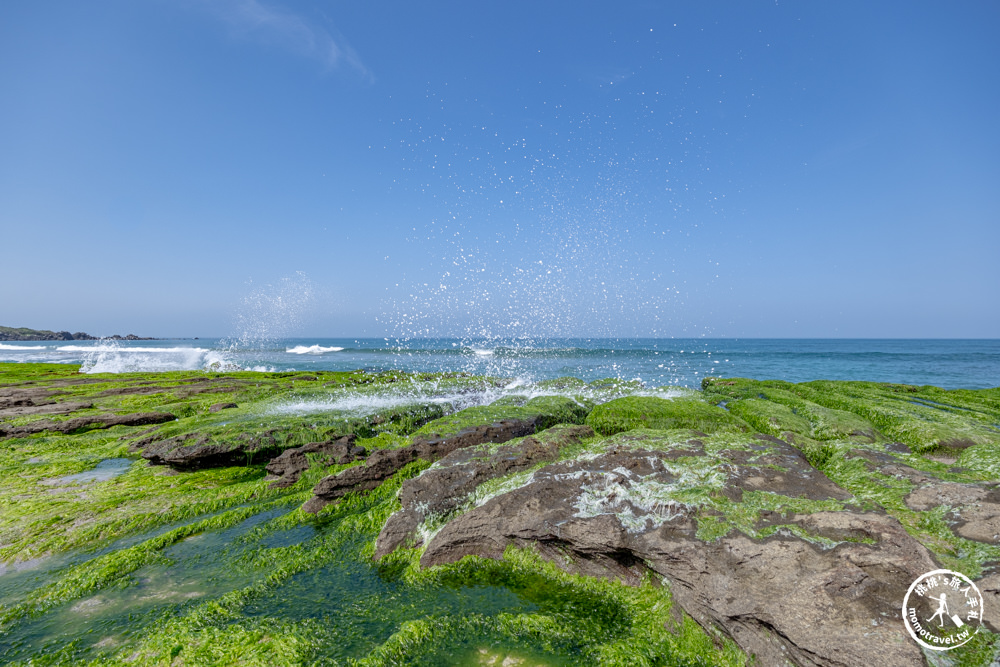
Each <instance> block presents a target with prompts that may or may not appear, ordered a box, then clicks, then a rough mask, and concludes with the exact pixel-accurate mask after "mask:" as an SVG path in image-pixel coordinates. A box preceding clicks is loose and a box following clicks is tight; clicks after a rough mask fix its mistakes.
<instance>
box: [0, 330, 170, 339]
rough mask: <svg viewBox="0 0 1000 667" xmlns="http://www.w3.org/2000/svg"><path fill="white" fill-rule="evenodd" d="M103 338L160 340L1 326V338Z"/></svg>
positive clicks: (130, 335) (133, 335)
mask: <svg viewBox="0 0 1000 667" xmlns="http://www.w3.org/2000/svg"><path fill="white" fill-rule="evenodd" d="M101 338H105V339H110V340H159V339H157V338H143V337H142V336H136V335H135V334H129V335H127V336H119V335H118V334H115V335H114V336H91V335H90V334H88V333H84V332H82V331H77V332H76V333H70V332H68V331H46V330H39V329H28V328H27V327H17V328H15V327H0V340H99V339H101Z"/></svg>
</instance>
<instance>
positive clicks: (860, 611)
mask: <svg viewBox="0 0 1000 667" xmlns="http://www.w3.org/2000/svg"><path fill="white" fill-rule="evenodd" d="M625 444H626V443H625V441H622V442H621V443H612V444H610V445H609V446H608V447H607V449H606V451H604V453H602V454H600V455H597V456H594V457H581V458H579V459H577V460H572V461H563V462H558V463H552V464H549V465H546V466H544V467H542V468H541V469H539V470H538V471H536V472H535V473H533V474H532V475H531V477H530V478H529V479H528V480H527V481H526V482H525V483H524V485H523V486H520V487H519V488H515V489H513V490H510V491H508V492H506V493H502V494H501V495H497V496H496V497H493V498H491V499H489V500H486V501H485V502H483V504H481V505H480V506H478V507H473V508H471V509H469V510H468V511H467V512H465V513H464V514H461V515H460V516H457V517H456V518H454V519H452V520H451V521H450V522H448V523H447V524H445V525H444V526H443V527H442V528H441V529H440V530H439V532H437V534H436V535H434V537H433V538H432V539H431V540H430V542H429V544H428V545H427V548H426V550H425V551H424V554H423V556H422V557H421V564H422V565H423V566H432V565H437V564H442V563H450V562H454V561H457V560H459V559H460V558H462V557H463V556H466V555H471V554H475V555H479V556H485V557H491V558H499V557H501V556H502V554H503V551H504V549H505V548H506V547H507V546H509V545H515V546H519V547H528V546H530V547H532V548H535V549H537V550H538V551H539V552H540V553H541V555H542V556H543V557H545V558H547V559H549V560H551V561H552V562H554V563H556V564H558V565H559V566H560V567H562V568H564V569H567V570H569V571H571V572H577V573H582V574H589V575H596V576H605V577H615V578H618V579H621V580H623V581H626V582H638V581H640V580H641V579H642V575H643V573H644V572H648V571H653V572H655V573H657V574H659V575H662V576H663V577H665V578H666V580H667V581H668V582H669V584H670V586H671V591H672V594H673V597H674V600H675V601H676V602H677V603H679V604H680V605H681V607H683V608H684V610H685V611H687V612H688V613H689V614H690V615H691V616H692V617H693V618H695V619H696V620H697V621H698V622H699V623H701V624H703V625H705V626H706V627H711V626H715V627H718V628H721V629H722V630H724V631H725V632H726V633H727V634H728V635H729V636H731V637H732V638H733V639H734V640H735V641H736V643H737V644H739V645H740V646H741V647H742V648H743V649H744V650H746V651H748V652H749V653H752V654H754V655H756V656H757V660H758V661H759V664H764V665H778V664H786V663H788V662H791V663H793V664H799V665H862V664H865V665H873V664H879V665H900V666H903V665H913V664H922V654H921V653H920V651H919V648H918V646H917V645H916V644H915V643H913V642H912V641H909V640H908V637H907V636H906V635H905V630H904V628H903V625H902V623H901V622H900V621H901V619H900V611H899V600H900V599H901V595H902V594H903V593H904V592H905V591H906V589H907V587H908V586H909V584H910V583H911V582H912V581H913V580H914V579H915V578H916V577H917V576H919V575H921V574H923V573H924V572H927V571H929V570H933V569H936V568H937V567H938V566H937V565H936V563H935V562H934V560H933V558H932V556H931V554H930V552H929V551H928V550H927V549H926V548H924V547H923V546H922V545H921V544H920V543H919V542H917V541H916V540H915V539H914V538H912V537H911V536H910V535H909V534H908V533H907V532H906V530H905V529H904V528H903V527H902V525H900V523H899V522H898V521H897V520H896V519H895V518H893V517H891V516H888V515H886V514H882V513H874V512H861V511H856V510H853V509H851V508H850V506H849V505H846V504H844V503H845V502H846V501H849V499H850V498H851V495H850V494H849V493H847V492H846V491H845V490H843V489H841V488H840V487H838V486H836V485H835V484H834V483H833V482H831V481H830V480H829V479H828V478H826V476H825V475H824V474H823V473H822V472H821V471H819V470H816V469H815V468H812V467H811V466H810V465H809V464H808V462H806V461H805V459H804V458H802V456H801V455H800V454H799V453H798V452H797V451H796V450H795V449H794V448H793V447H791V446H790V445H788V444H787V443H785V442H783V441H781V440H778V439H776V438H766V439H765V438H760V439H758V440H757V443H756V444H753V443H752V444H750V445H748V446H747V448H746V449H741V448H738V447H734V448H731V449H726V450H722V451H721V452H718V453H717V454H715V455H705V456H704V457H701V454H703V453H704V452H703V450H701V454H699V445H692V444H690V443H687V444H681V445H677V446H679V447H685V448H688V449H686V451H685V454H686V457H681V456H677V455H674V456H671V452H672V451H673V450H674V447H673V446H671V447H665V448H649V449H644V448H639V447H636V446H634V445H633V446H629V447H627V446H624V445H625ZM458 465H468V463H459V464H458ZM425 474H426V473H425ZM418 479H419V478H418ZM698 490H700V491H701V493H702V495H701V496H699V494H698V493H695V491H698ZM749 492H758V493H759V492H768V493H771V494H776V495H777V496H779V497H780V496H787V497H788V498H789V501H788V502H789V503H791V502H792V500H791V499H795V506H796V507H801V506H802V503H803V502H804V501H807V500H809V501H817V502H821V503H824V504H823V505H822V507H828V506H829V504H830V503H831V502H832V503H834V506H838V504H839V506H841V507H842V508H843V509H841V510H840V511H827V510H821V511H816V512H813V513H802V511H798V512H794V513H793V512H785V513H780V512H770V513H766V512H765V513H761V515H760V517H759V520H758V521H757V523H756V524H755V525H756V528H755V529H754V530H750V531H749V532H746V531H742V530H733V529H730V530H728V532H725V534H723V535H721V536H720V537H716V538H715V539H699V536H698V530H699V527H701V525H702V523H703V522H707V523H708V524H709V525H711V523H712V522H713V521H714V520H716V519H717V518H719V517H718V516H717V515H718V512H717V511H715V510H713V509H712V508H711V506H710V504H707V503H705V502H702V503H699V502H698V501H697V500H690V499H691V498H698V497H703V498H705V497H716V498H719V497H720V496H721V497H724V498H727V499H729V500H730V501H731V502H734V503H738V502H739V501H740V499H741V498H743V496H744V494H746V493H749ZM685 493H686V494H687V495H685ZM675 497H676V498H680V499H682V500H674V498H675ZM683 499H688V500H683ZM406 507H407V505H405V504H404V512H405V511H406V509H405V508H406ZM400 521H402V520H400ZM391 525H392V520H390V523H389V524H387V528H389V527H390V526H391ZM764 528H770V530H769V531H766V532H765V531H764V530H763V529H764ZM755 530H757V531H761V532H759V533H757V532H754V531H755ZM755 535H756V536H755ZM761 535H764V536H763V537H762V536H761ZM389 537H391V535H387V536H386V538H387V539H386V542H385V546H386V547H387V546H388V544H389V540H388V538H389ZM381 540H382V537H381V536H380V541H381ZM383 551H385V549H383ZM859 638H863V641H862V640H859Z"/></svg>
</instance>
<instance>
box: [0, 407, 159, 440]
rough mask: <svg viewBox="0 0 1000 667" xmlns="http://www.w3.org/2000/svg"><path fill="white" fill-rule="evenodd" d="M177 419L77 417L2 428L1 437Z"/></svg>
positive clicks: (149, 414)
mask: <svg viewBox="0 0 1000 667" xmlns="http://www.w3.org/2000/svg"><path fill="white" fill-rule="evenodd" d="M175 419H177V417H176V416H174V415H172V414H170V413H168V412H136V413H133V414H130V415H92V416H89V417H75V418H74V419H67V420H66V421H61V422H52V421H47V420H43V421H37V422H32V423H30V424H25V425H24V426H15V427H7V428H6V429H5V428H4V427H3V426H0V437H9V438H16V437H22V436H25V435H31V434H33V433H41V432H43V431H56V432H59V433H72V432H73V431H78V430H81V429H98V428H110V427H112V426H148V425H149V424H163V423H165V422H169V421H173V420H175Z"/></svg>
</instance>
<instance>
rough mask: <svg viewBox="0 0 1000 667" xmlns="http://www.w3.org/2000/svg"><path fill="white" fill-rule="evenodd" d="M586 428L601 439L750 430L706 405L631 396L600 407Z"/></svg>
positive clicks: (742, 422) (714, 407) (695, 402)
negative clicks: (638, 433) (647, 432)
mask: <svg viewBox="0 0 1000 667" xmlns="http://www.w3.org/2000/svg"><path fill="white" fill-rule="evenodd" d="M586 424H587V426H590V427H591V428H592V429H594V431H596V432H597V433H600V434H601V435H614V434H615V433H622V432H623V431H631V430H632V429H637V428H646V429H656V430H667V429H694V430H695V431H701V432H704V433H714V432H716V431H720V430H730V431H741V432H742V431H749V430H750V428H749V426H748V425H747V424H746V423H745V422H744V421H743V420H742V419H740V418H739V417H737V416H735V415H732V414H730V413H728V412H726V411H725V410H723V409H722V408H719V407H716V406H714V405H711V404H709V403H706V402H705V401H702V400H699V399H691V398H677V399H663V398H656V397H653V396H628V397H625V398H617V399H615V400H613V401H609V402H607V403H604V404H602V405H598V406H597V407H595V408H594V409H593V410H592V411H591V412H590V414H589V415H588V416H587V421H586Z"/></svg>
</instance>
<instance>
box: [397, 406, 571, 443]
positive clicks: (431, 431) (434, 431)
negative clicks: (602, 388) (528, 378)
mask: <svg viewBox="0 0 1000 667" xmlns="http://www.w3.org/2000/svg"><path fill="white" fill-rule="evenodd" d="M517 402H518V401H516V400H515V401H511V402H507V401H503V400H501V401H497V402H495V403H492V404H490V405H481V406H475V407H471V408H466V409H464V410H460V411H459V412H456V413H455V414H453V415H448V416H447V417H442V418H440V419H435V420H433V421H430V422H428V423H427V424H424V425H423V426H422V427H420V428H419V429H417V431H416V432H415V433H414V436H448V435H454V434H455V433H458V432H459V431H461V430H463V429H467V428H475V427H477V426H488V425H490V424H494V423H497V422H500V421H503V420H509V419H511V420H519V421H531V422H534V424H535V428H536V430H543V429H546V428H549V427H550V426H555V425H556V424H582V423H583V422H584V420H585V419H586V418H587V414H588V413H589V412H590V410H589V408H588V407H587V405H586V404H584V403H582V402H580V401H577V400H574V399H572V398H567V397H565V396H538V397H535V398H533V399H531V400H530V401H527V402H526V403H524V405H516V403H517ZM509 403H515V404H514V405H511V404H509Z"/></svg>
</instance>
